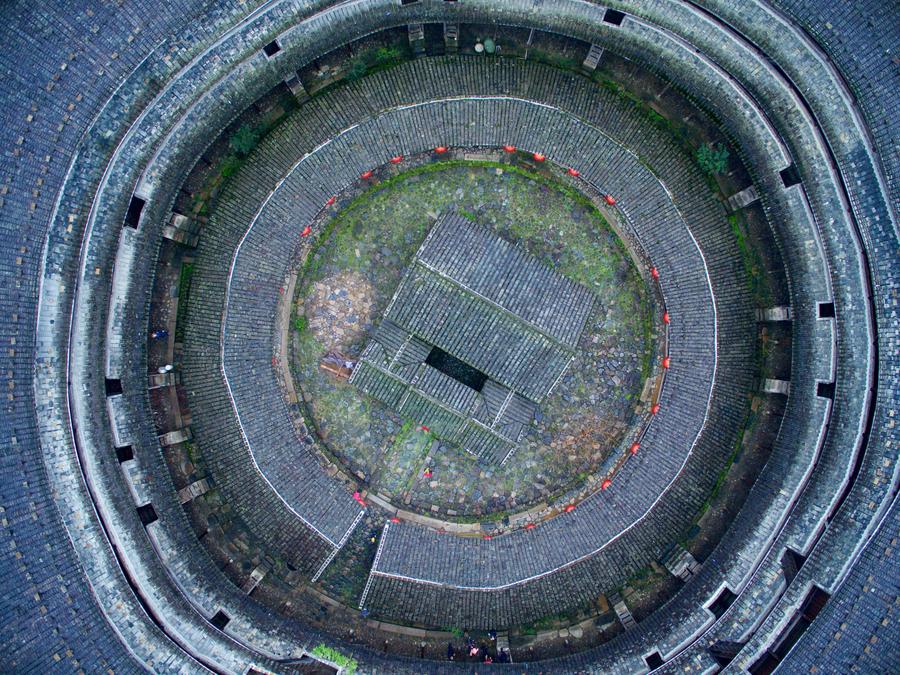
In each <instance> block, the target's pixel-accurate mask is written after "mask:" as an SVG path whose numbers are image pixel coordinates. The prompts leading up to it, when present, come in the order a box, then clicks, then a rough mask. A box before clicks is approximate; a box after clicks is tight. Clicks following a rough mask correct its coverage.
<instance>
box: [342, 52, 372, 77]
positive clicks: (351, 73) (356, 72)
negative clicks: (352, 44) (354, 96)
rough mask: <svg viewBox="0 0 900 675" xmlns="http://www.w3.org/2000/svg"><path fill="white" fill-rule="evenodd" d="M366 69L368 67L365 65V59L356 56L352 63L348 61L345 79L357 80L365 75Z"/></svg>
mask: <svg viewBox="0 0 900 675" xmlns="http://www.w3.org/2000/svg"><path fill="white" fill-rule="evenodd" d="M368 69H369V67H368V66H367V65H366V59H365V57H364V56H357V57H356V58H354V59H353V60H352V61H350V67H349V68H347V79H348V80H358V79H359V78H361V77H362V76H363V75H365V74H366V71H367V70H368Z"/></svg>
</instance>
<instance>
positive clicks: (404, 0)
mask: <svg viewBox="0 0 900 675" xmlns="http://www.w3.org/2000/svg"><path fill="white" fill-rule="evenodd" d="M419 1H420V0H400V6H401V7H406V6H407V5H415V4H416V3H418V2H419Z"/></svg>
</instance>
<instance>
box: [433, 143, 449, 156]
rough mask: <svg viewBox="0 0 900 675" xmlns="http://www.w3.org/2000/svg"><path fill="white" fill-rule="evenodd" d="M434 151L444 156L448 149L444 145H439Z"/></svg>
mask: <svg viewBox="0 0 900 675" xmlns="http://www.w3.org/2000/svg"><path fill="white" fill-rule="evenodd" d="M434 151H435V152H436V153H437V154H439V155H443V154H444V153H445V152H447V148H445V147H444V146H443V145H439V146H437V147H436V148H435V149H434Z"/></svg>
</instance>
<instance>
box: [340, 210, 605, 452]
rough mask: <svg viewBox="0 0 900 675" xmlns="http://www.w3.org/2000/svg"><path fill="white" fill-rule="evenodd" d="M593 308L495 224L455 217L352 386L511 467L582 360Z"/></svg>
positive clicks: (443, 223)
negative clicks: (578, 354) (578, 356)
mask: <svg viewBox="0 0 900 675" xmlns="http://www.w3.org/2000/svg"><path fill="white" fill-rule="evenodd" d="M593 301H594V298H593V294H592V293H591V292H590V291H589V290H588V289H587V288H585V287H584V286H581V285H579V284H576V283H574V282H572V281H570V280H568V279H566V278H565V277H563V276H561V275H560V274H557V273H556V272H554V271H553V270H551V269H548V268H547V267H546V266H544V265H542V264H541V263H540V262H539V261H538V260H537V259H536V258H534V257H533V256H531V255H529V254H528V253H526V252H524V251H522V250H521V249H519V248H518V247H516V246H514V245H512V244H510V243H509V242H507V241H506V240H504V239H502V238H500V237H498V236H497V235H495V234H494V233H492V232H491V231H490V230H489V229H487V228H485V227H482V226H481V225H478V224H476V223H473V222H472V221H471V220H469V219H468V218H465V217H463V216H461V215H459V214H457V213H446V214H444V215H442V216H441V217H440V218H439V219H438V221H437V223H436V224H435V225H434V227H433V228H432V230H431V232H429V234H428V236H427V237H426V239H425V241H424V242H423V243H422V246H421V247H420V248H419V250H418V251H417V252H416V255H415V256H414V258H413V260H412V263H411V264H410V268H409V270H408V271H407V273H406V274H405V276H404V277H403V279H402V281H401V282H400V285H399V286H398V288H397V292H396V293H395V294H394V297H393V298H392V299H391V302H390V304H389V305H388V308H387V311H386V312H385V314H384V317H383V318H382V321H381V323H380V324H379V325H378V327H377V328H376V329H375V330H374V331H373V334H372V336H371V339H370V341H369V343H368V344H367V345H366V348H365V349H364V351H363V353H362V355H361V357H360V361H359V363H358V364H357V366H356V368H355V369H354V371H353V374H352V376H351V378H350V381H351V382H352V383H353V384H355V385H356V386H357V387H359V388H360V389H361V390H362V391H364V392H365V393H367V394H369V395H370V396H373V397H375V398H377V399H378V400H380V401H382V402H384V403H385V404H386V405H388V406H390V407H391V408H393V409H394V410H396V411H397V412H398V413H399V414H400V415H402V416H403V417H405V418H407V419H410V420H413V421H414V422H416V423H417V424H421V425H423V426H427V428H428V429H429V430H430V431H431V432H433V433H434V434H436V435H437V436H438V437H439V438H441V439H442V440H444V441H446V442H447V443H449V444H452V445H456V446H459V447H461V448H463V449H464V450H465V451H467V452H470V453H472V454H473V455H476V456H477V457H478V458H479V459H482V460H483V461H485V462H488V463H492V464H496V463H503V462H504V461H506V460H507V459H508V458H509V456H510V455H511V454H512V452H513V450H514V449H515V447H516V444H517V443H518V441H519V439H520V438H521V437H522V434H523V433H524V432H525V429H526V427H527V426H528V425H529V424H530V423H531V420H532V418H533V416H534V412H535V409H536V407H537V405H538V404H540V403H542V402H543V401H544V400H545V399H546V398H547V396H548V395H549V394H550V393H551V392H552V391H553V388H554V387H555V386H556V384H557V383H558V382H559V380H560V378H561V377H562V375H563V373H564V372H565V370H566V368H567V367H568V366H569V364H570V363H571V362H572V360H573V359H574V358H575V350H576V347H577V345H578V339H579V337H580V336H581V332H582V330H583V329H584V325H585V322H586V321H587V317H588V315H589V314H590V312H591V308H592V305H593Z"/></svg>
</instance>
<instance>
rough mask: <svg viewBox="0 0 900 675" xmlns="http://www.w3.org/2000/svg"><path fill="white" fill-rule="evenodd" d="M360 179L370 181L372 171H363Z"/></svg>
mask: <svg viewBox="0 0 900 675" xmlns="http://www.w3.org/2000/svg"><path fill="white" fill-rule="evenodd" d="M359 177H360V178H362V179H363V180H368V179H369V178H371V177H372V171H371V170H369V171H363V172H362V173H361V174H360V176H359Z"/></svg>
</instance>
